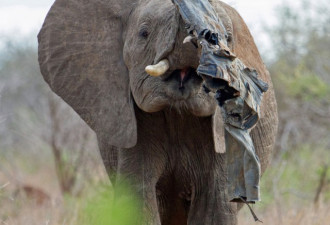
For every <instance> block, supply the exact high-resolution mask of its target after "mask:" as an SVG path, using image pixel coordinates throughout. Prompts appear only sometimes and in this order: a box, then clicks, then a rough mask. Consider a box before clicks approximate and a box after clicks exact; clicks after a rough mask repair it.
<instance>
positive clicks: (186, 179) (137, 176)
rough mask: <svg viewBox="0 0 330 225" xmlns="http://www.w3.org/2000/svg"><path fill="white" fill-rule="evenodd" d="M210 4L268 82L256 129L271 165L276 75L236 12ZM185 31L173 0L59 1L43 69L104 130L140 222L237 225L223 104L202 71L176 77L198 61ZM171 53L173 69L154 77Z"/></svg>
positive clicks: (105, 145) (233, 44) (103, 144)
mask: <svg viewBox="0 0 330 225" xmlns="http://www.w3.org/2000/svg"><path fill="white" fill-rule="evenodd" d="M212 4H213V6H214V7H215V9H216V11H217V12H218V14H219V16H220V17H221V18H222V19H223V20H227V21H225V24H227V28H228V31H229V33H230V34H231V36H230V37H229V40H228V41H229V47H230V48H231V50H232V51H233V52H234V53H235V54H236V55H237V56H238V57H239V58H240V59H241V60H242V61H243V62H244V64H245V65H247V66H249V67H251V68H255V69H256V70H257V71H258V73H259V75H260V78H261V79H263V80H264V81H266V82H267V83H268V84H269V85H270V90H269V91H268V92H267V93H266V94H265V95H264V98H263V102H262V105H261V115H260V120H259V123H258V125H257V126H256V127H255V128H254V129H253V130H252V132H251V136H252V138H253V141H254V145H255V148H256V152H257V154H258V156H259V158H260V161H261V167H262V171H264V170H265V168H266V166H267V164H268V162H269V158H270V155H271V152H272V148H273V144H274V140H275V135H276V134H275V133H276V129H277V111H276V102H275V98H274V93H273V88H272V83H271V80H270V76H269V73H268V71H267V70H266V68H265V66H264V64H263V63H262V60H261V58H260V56H259V53H258V50H257V48H256V46H255V44H254V41H253V39H252V37H251V35H250V33H249V31H248V29H247V27H246V25H245V23H244V22H243V20H242V19H241V17H240V16H239V15H238V14H237V12H236V11H235V10H234V9H232V8H231V7H229V6H228V5H226V4H224V3H221V2H219V1H215V0H214V1H212ZM186 35H187V32H186V30H185V28H184V24H183V22H182V19H181V18H180V15H179V13H178V11H177V9H176V8H175V7H174V5H173V4H172V2H171V1H170V0H153V1H151V0H140V1H136V0H121V1H119V0H118V1H114V0H99V1H88V0H57V1H56V2H55V3H54V5H53V7H52V8H51V10H50V12H49V14H48V15H47V18H46V20H45V23H44V25H43V28H42V30H41V31H40V33H39V36H38V39H39V62H40V68H41V72H42V74H43V76H44V79H45V80H46V82H47V83H48V84H49V85H50V87H51V88H52V90H53V91H54V92H55V93H57V94H58V95H59V96H61V97H62V98H63V99H64V100H65V101H66V102H67V103H68V104H69V105H71V106H72V108H73V109H74V110H75V111H76V112H77V113H78V114H79V115H80V116H81V118H82V119H84V120H85V121H86V123H87V124H88V125H89V126H90V127H91V128H92V129H93V130H94V131H95V132H96V134H97V138H98V142H99V147H100V152H101V155H102V158H103V161H104V165H105V167H106V169H107V171H108V173H109V176H110V179H111V180H112V182H114V183H117V184H120V183H122V182H125V181H127V180H129V181H130V183H131V184H132V185H133V187H134V188H133V190H135V191H136V194H137V195H138V196H139V197H141V199H142V202H143V205H142V206H141V210H143V212H144V213H145V215H146V218H147V221H144V222H140V221H139V220H137V224H141V223H143V224H150V225H151V224H152V225H160V224H162V225H183V224H189V225H206V224H207V225H218V224H223V225H229V224H237V220H236V213H237V208H240V207H238V206H237V204H236V203H229V202H228V200H227V199H226V191H225V185H226V179H230V177H227V176H226V154H223V153H219V152H221V151H223V149H224V141H223V140H224V138H223V137H224V130H223V125H222V122H221V116H220V114H219V113H218V109H217V105H216V102H215V100H214V98H213V97H212V96H209V95H208V94H206V93H204V91H203V89H202V79H201V78H200V77H198V76H197V75H196V74H192V75H191V76H190V77H189V79H188V80H186V81H185V82H184V89H182V88H181V89H180V88H179V83H180V82H179V75H177V76H174V75H172V76H170V74H171V73H172V72H173V71H174V70H177V69H184V68H187V67H191V68H195V69H196V68H197V66H198V62H199V53H198V51H197V49H196V48H195V47H194V46H193V45H192V44H191V43H188V44H183V43H182V42H183V39H184V37H185V36H186ZM163 58H167V59H168V60H169V62H170V70H169V72H167V73H166V74H165V75H163V76H162V77H151V76H149V75H148V74H146V72H145V71H144V68H145V67H146V66H147V65H150V64H154V63H157V62H158V61H159V60H161V59H163ZM132 97H133V98H132ZM216 109H217V110H216ZM216 111H217V112H216ZM229 136H230V135H229ZM233 143H234V140H233Z"/></svg>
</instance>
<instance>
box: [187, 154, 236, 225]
mask: <svg viewBox="0 0 330 225" xmlns="http://www.w3.org/2000/svg"><path fill="white" fill-rule="evenodd" d="M216 157H217V161H216V162H215V165H214V166H212V164H210V168H209V171H208V170H207V169H206V170H205V171H208V172H206V174H201V175H200V176H201V177H200V181H199V182H196V184H197V185H196V187H195V189H196V190H195V191H194V194H193V196H192V201H191V205H190V210H189V215H188V225H206V224H207V225H236V224H237V204H236V203H231V202H228V197H227V196H226V174H225V170H224V168H225V160H224V157H222V156H221V155H220V154H217V156H216ZM212 167H213V168H212Z"/></svg>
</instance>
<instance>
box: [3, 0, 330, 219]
mask: <svg viewBox="0 0 330 225" xmlns="http://www.w3.org/2000/svg"><path fill="white" fill-rule="evenodd" d="M12 2H18V1H12ZM33 2H35V1H31V4H32V3H33ZM227 2H231V1H227ZM232 2H234V3H235V1H232ZM238 2H239V1H238ZM51 3H52V2H51V1H47V4H48V7H50V4H51ZM234 6H235V4H234ZM3 9H4V8H3ZM240 10H241V11H244V7H241V8H240ZM250 10H251V9H250ZM259 10H262V9H259ZM271 10H272V15H273V16H274V17H273V18H272V19H271V21H268V20H266V19H265V20H260V21H259V22H258V24H256V23H255V21H256V19H253V20H247V22H248V25H249V27H250V28H251V30H252V32H253V35H254V37H255V40H256V42H257V45H258V47H259V49H260V52H261V54H262V57H263V59H264V61H265V63H266V65H267V67H268V69H269V70H270V73H271V75H272V79H273V82H274V87H275V91H276V97H277V102H278V112H279V121H280V126H279V132H278V136H277V142H276V147H275V150H274V156H273V160H272V164H271V165H270V167H269V168H268V170H267V172H266V173H265V174H264V176H263V178H262V184H261V190H262V193H261V197H262V202H260V203H258V204H256V205H255V206H253V208H254V210H255V212H256V213H257V215H258V217H260V219H261V220H263V221H264V223H265V224H281V225H282V224H292V225H297V224H306V225H307V224H308V225H310V224H322V225H325V224H329V221H330V169H328V167H329V166H330V64H329V61H330V2H329V1H322V0H319V1H310V0H299V1H296V3H295V5H287V4H286V3H285V2H283V3H281V4H278V5H277V6H276V7H274V8H272V9H271ZM13 13H14V12H13ZM246 16H249V14H246ZM30 19H31V18H30ZM36 20H37V19H36ZM249 21H250V22H249ZM2 23H3V22H2ZM0 24H1V23H0ZM1 26H3V28H6V27H5V25H1ZM27 26H28V24H27ZM31 29H32V28H31ZM3 32H4V31H2V33H3ZM36 32H37V31H36ZM36 32H34V33H33V32H32V34H33V35H32V36H31V35H23V36H24V37H20V38H18V37H17V35H15V33H12V34H10V35H6V36H5V35H2V36H0V41H1V44H0V95H1V97H0V224H13V225H16V224H24V225H26V224H28V225H29V224H74V225H75V224H100V225H101V224H114V225H121V224H130V218H132V216H133V217H134V215H135V214H134V213H135V212H136V211H135V208H136V206H137V202H135V201H133V202H132V204H129V203H127V202H126V201H122V202H120V203H119V206H121V207H113V204H112V202H113V201H112V200H113V196H112V193H113V192H112V188H111V184H110V182H109V181H108V178H107V175H106V173H105V170H104V168H103V165H102V162H101V158H100V156H99V153H98V148H97V144H96V140H95V135H94V133H93V132H92V131H91V130H90V129H89V128H88V127H87V126H86V125H85V124H84V123H83V122H82V121H81V120H80V118H79V117H78V116H77V115H76V114H75V112H73V110H71V108H69V107H68V106H67V105H66V104H65V103H63V102H62V101H61V100H60V99H59V98H58V97H57V96H55V95H54V94H52V93H51V91H50V89H49V88H48V86H47V85H46V84H45V82H44V81H43V79H42V77H41V75H40V72H39V67H38V60H37V46H36V37H35V36H36ZM123 189H125V188H124V187H123ZM120 209H124V211H121V210H120ZM128 211H129V212H131V213H132V214H130V215H132V216H131V217H127V213H126V212H128ZM93 215H94V216H93ZM95 215H97V216H96V217H95ZM136 216H138V215H136ZM239 224H253V218H252V216H251V215H249V211H248V209H247V208H246V207H244V208H243V210H242V211H241V212H240V214H239Z"/></svg>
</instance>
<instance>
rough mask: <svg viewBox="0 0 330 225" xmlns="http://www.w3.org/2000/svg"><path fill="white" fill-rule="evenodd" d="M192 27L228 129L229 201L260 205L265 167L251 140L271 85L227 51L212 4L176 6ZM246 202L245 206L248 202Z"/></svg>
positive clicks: (195, 0) (193, 1)
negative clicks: (260, 183) (262, 176)
mask: <svg viewBox="0 0 330 225" xmlns="http://www.w3.org/2000/svg"><path fill="white" fill-rule="evenodd" d="M173 2H174V4H176V6H177V7H178V9H179V11H180V14H181V16H182V18H183V20H184V21H185V23H186V24H187V30H188V33H189V34H191V35H194V36H195V38H197V39H198V42H199V43H198V44H199V47H200V48H201V56H200V64H199V67H198V68H197V73H198V74H199V75H201V76H202V77H203V79H204V81H205V86H206V87H207V88H208V89H209V90H210V91H212V92H214V93H216V95H215V98H216V99H217V101H218V103H219V106H220V108H221V113H222V118H223V121H224V124H225V131H226V132H225V140H226V141H225V142H226V152H227V169H228V184H227V190H228V196H229V200H230V201H233V202H245V203H254V202H256V201H260V190H259V181H260V174H261V171H260V162H259V158H258V156H257V155H256V153H255V148H254V145H253V142H252V139H251V136H250V130H251V129H252V128H253V127H254V126H255V125H256V123H257V122H258V119H259V107H260V104H261V100H262V93H263V92H266V91H267V89H268V85H267V83H265V82H263V81H262V80H260V79H259V78H258V73H257V71H256V70H254V69H251V68H248V67H246V66H245V65H244V63H243V62H242V61H241V60H240V59H239V58H237V57H236V56H235V55H234V54H233V53H232V52H231V51H230V49H229V47H228V46H227V41H226V37H227V33H226V30H225V29H224V25H223V23H222V22H221V20H220V19H219V18H218V16H217V14H216V12H215V11H214V9H213V7H212V5H211V4H210V3H209V1H208V0H189V1H188V0H173ZM242 199H244V201H242Z"/></svg>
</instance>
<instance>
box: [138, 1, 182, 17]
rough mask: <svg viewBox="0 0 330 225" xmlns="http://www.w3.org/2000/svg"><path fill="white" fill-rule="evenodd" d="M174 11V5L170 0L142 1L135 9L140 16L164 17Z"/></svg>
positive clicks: (172, 13)
mask: <svg viewBox="0 0 330 225" xmlns="http://www.w3.org/2000/svg"><path fill="white" fill-rule="evenodd" d="M175 13H176V10H175V6H174V5H173V3H172V2H171V0H156V1H142V4H140V5H139V8H138V9H137V14H138V15H139V16H141V17H150V18H154V19H156V18H159V19H165V18H166V17H170V16H172V15H174V14H175Z"/></svg>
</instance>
